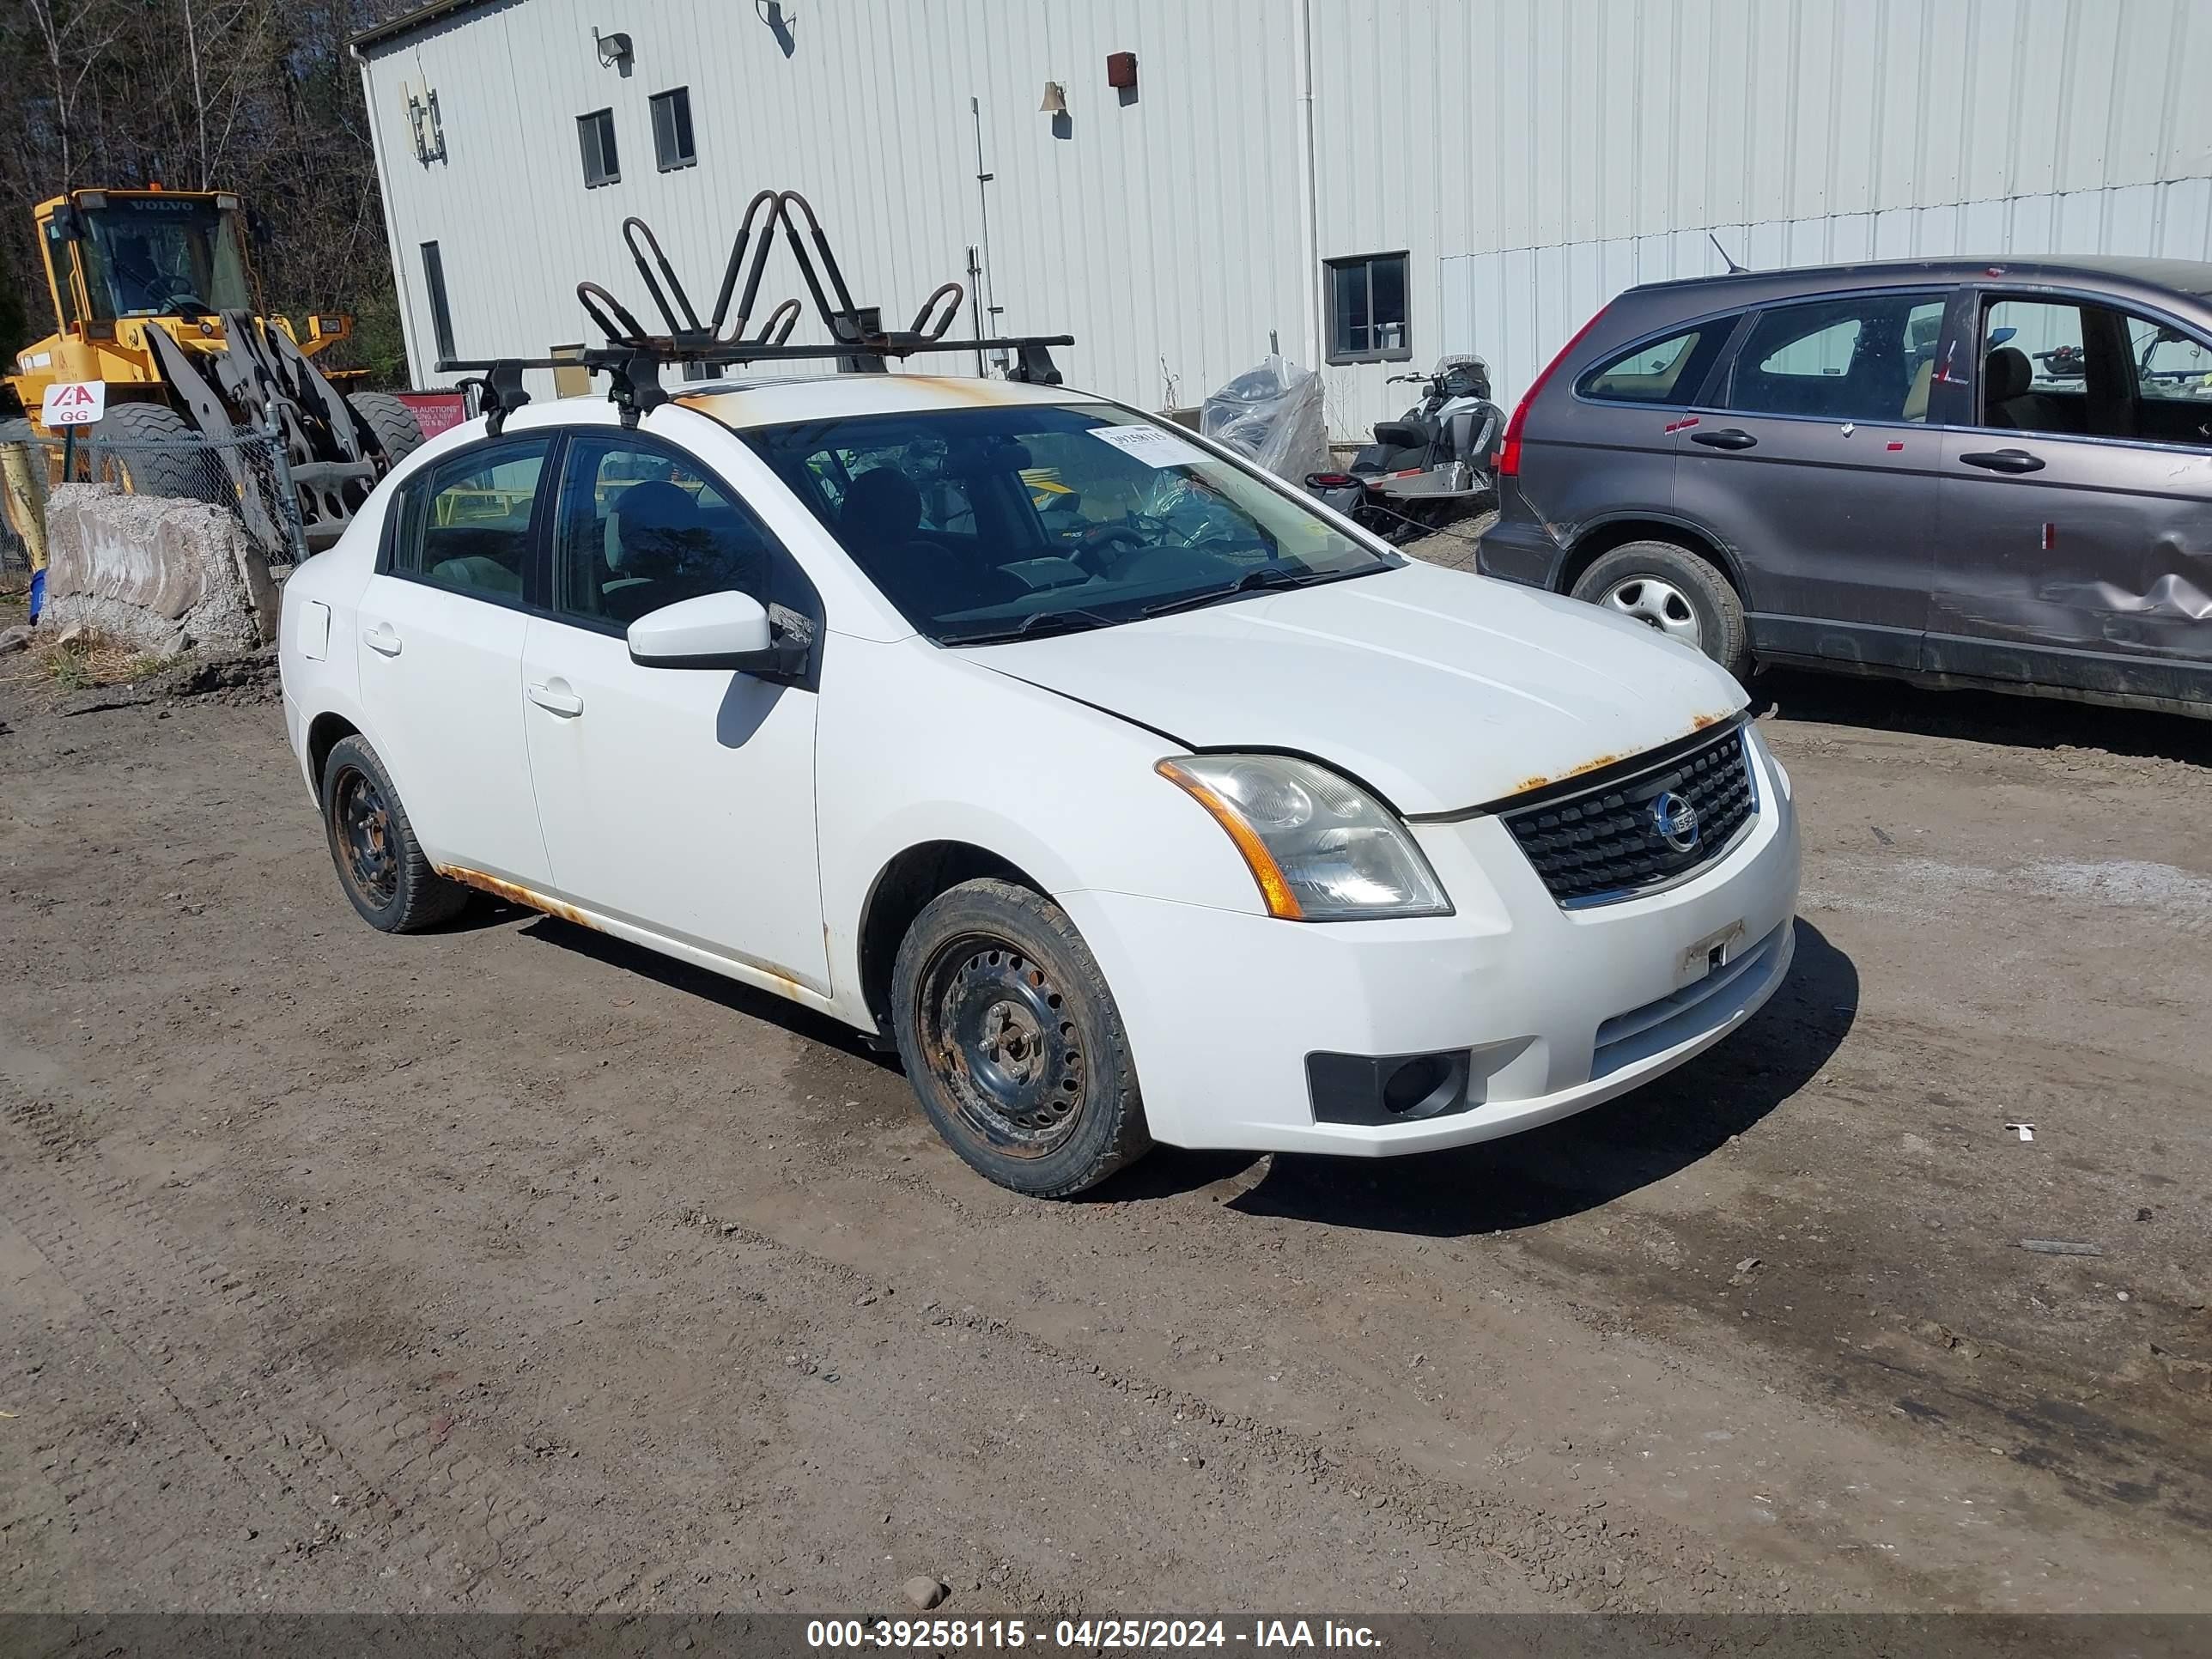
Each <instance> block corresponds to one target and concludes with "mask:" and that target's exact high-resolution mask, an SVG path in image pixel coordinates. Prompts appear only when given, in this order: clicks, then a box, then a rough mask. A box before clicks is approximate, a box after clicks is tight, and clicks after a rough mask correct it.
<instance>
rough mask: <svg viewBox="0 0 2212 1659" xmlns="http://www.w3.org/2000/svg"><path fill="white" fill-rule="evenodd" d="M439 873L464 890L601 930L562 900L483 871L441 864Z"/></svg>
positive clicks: (587, 917)
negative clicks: (474, 891) (467, 888)
mask: <svg viewBox="0 0 2212 1659" xmlns="http://www.w3.org/2000/svg"><path fill="white" fill-rule="evenodd" d="M435 868H436V870H437V872H438V873H439V874H440V875H441V876H443V877H444V878H446V879H447V881H458V882H459V883H460V884H461V885H462V886H464V887H473V888H475V889H476V890H477V891H478V892H483V893H489V894H490V895H491V896H493V897H494V898H503V899H505V900H506V901H507V902H508V903H509V904H519V905H520V906H521V907H522V908H524V909H526V910H543V911H544V913H545V914H546V915H549V916H558V917H560V918H561V920H562V921H573V922H574V923H575V924H576V926H577V927H589V928H590V929H592V931H593V932H594V933H597V932H599V923H598V922H596V921H592V919H591V918H590V917H589V916H587V915H585V914H584V913H583V912H582V911H581V910H579V909H577V908H575V906H574V905H573V904H563V903H562V902H561V901H560V900H559V899H556V898H548V897H546V896H545V895H544V894H543V893H540V892H537V891H534V890H532V889H530V888H527V887H525V886H524V885H523V884H521V883H520V882H517V881H501V879H500V878H498V877H497V876H488V875H486V874H485V873H484V872H483V871H481V870H470V869H465V868H464V867H463V866H460V865H458V864H441V865H438V866H435Z"/></svg>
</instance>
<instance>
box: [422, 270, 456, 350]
mask: <svg viewBox="0 0 2212 1659" xmlns="http://www.w3.org/2000/svg"><path fill="white" fill-rule="evenodd" d="M422 284H423V286H424V287H425V288H427V289H428V290H429V293H430V329H431V331H432V332H433V333H435V335H436V336H437V337H438V361H439V362H441V363H447V362H452V361H453V310H452V308H451V307H448V306H447V303H446V262H445V261H444V260H443V259H441V258H439V257H438V245H437V244H436V243H435V242H425V243H423V244H422Z"/></svg>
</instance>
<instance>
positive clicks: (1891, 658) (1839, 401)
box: [1674, 287, 1955, 669]
mask: <svg viewBox="0 0 2212 1659" xmlns="http://www.w3.org/2000/svg"><path fill="white" fill-rule="evenodd" d="M1954 291H1955V290H1954V289H1952V288H1949V287H1930V288H1925V289H1902V288H1886V289H1875V290H1872V291H1869V292H1864V293H1858V294H1844V295H1825V296H1821V297H1819V298H1814V299H1809V300H1799V301H1789V302H1785V303H1780V304H1774V305H1770V306H1767V307H1764V308H1763V309H1761V310H1760V311H1759V312H1758V313H1754V315H1753V317H1752V319H1750V322H1749V323H1748V325H1747V326H1746V327H1745V328H1744V329H1743V330H1742V331H1741V332H1740V333H1739V335H1738V338H1737V342H1736V344H1735V349H1734V350H1733V352H1732V353H1731V356H1730V360H1729V362H1728V364H1727V365H1726V366H1725V368H1724V372H1723V374H1721V375H1719V376H1718V377H1717V378H1716V381H1715V395H1713V396H1711V398H1710V399H1709V400H1708V401H1706V402H1704V403H1701V404H1699V406H1698V407H1697V408H1696V409H1694V410H1692V411H1691V412H1690V414H1689V416H1686V418H1685V419H1684V420H1683V421H1681V422H1680V423H1679V425H1678V429H1677V431H1676V434H1675V440H1674V441H1675V443H1676V445H1677V446H1678V453H1679V455H1680V460H1679V461H1678V462H1677V464H1676V467H1675V473H1674V502H1675V508H1676V511H1677V512H1678V513H1680V515H1681V516H1682V517H1683V518H1685V519H1686V520H1690V521H1691V522H1692V523H1695V524H1698V525H1700V526H1704V527H1705V529H1706V530H1707V532H1709V533H1711V535H1713V536H1714V537H1715V538H1716V539H1717V540H1718V541H1719V542H1720V543H1721V544H1722V545H1723V546H1724V547H1726V548H1727V549H1729V550H1730V551H1731V552H1732V553H1733V554H1734V555H1735V559H1736V562H1737V565H1738V568H1739V569H1740V570H1741V574H1742V579H1743V585H1744V587H1745V589H1746V592H1744V595H1743V599H1744V609H1745V611H1747V613H1748V620H1749V623H1750V629H1751V638H1752V645H1753V650H1754V651H1755V652H1756V653H1758V654H1759V655H1760V656H1777V655H1780V656H1795V657H1808V658H1827V659H1842V660H1844V661H1849V662H1866V663H1878V664H1881V665H1884V666H1887V667H1893V668H1908V669H1909V668H1917V666H1919V662H1920V641H1921V635H1922V632H1923V629H1925V627H1926V625H1927V616H1928V585H1929V577H1930V574H1931V573H1932V572H1933V569H1934V567H1935V544H1934V538H1933V533H1932V532H1933V529H1934V526H1935V522H1936V467H1937V465H1938V461H1939V458H1940V454H1941V447H1942V446H1941V435H1940V433H1938V432H1937V431H1936V430H1935V429H1932V428H1930V427H1929V424H1928V404H1929V392H1930V388H1931V385H1932V383H1933V378H1934V365H1935V363H1936V357H1937V350H1938V348H1939V346H1940V344H1941V337H1942V327H1943V320H1944V313H1945V310H1946V307H1947V306H1948V303H1949V301H1950V298H1951V295H1953V293H1954Z"/></svg>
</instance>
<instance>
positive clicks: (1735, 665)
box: [1574, 541, 1751, 679]
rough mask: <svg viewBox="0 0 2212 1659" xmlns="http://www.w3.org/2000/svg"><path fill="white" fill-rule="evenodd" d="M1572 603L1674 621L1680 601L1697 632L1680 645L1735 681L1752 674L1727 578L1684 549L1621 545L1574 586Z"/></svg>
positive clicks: (1737, 602) (1737, 601) (1738, 607)
mask: <svg viewBox="0 0 2212 1659" xmlns="http://www.w3.org/2000/svg"><path fill="white" fill-rule="evenodd" d="M1638 584H1650V588H1649V590H1648V591H1639V590H1638V587H1637V585H1638ZM1574 597H1575V598H1577V599H1582V600H1584V601H1586V602H1587V603H1589V604H1591V605H1605V606H1607V608H1609V609H1613V610H1620V611H1624V612H1625V613H1627V614H1632V615H1634V614H1637V612H1638V611H1645V612H1658V613H1664V614H1666V615H1668V617H1679V614H1680V607H1678V606H1677V605H1676V604H1675V600H1676V599H1679V600H1680V602H1681V606H1684V607H1686V609H1687V610H1688V611H1689V613H1690V618H1689V619H1690V621H1692V623H1694V625H1695V629H1696V637H1695V638H1694V639H1693V640H1685V643H1690V644H1695V645H1696V646H1697V647H1698V648H1699V650H1701V651H1703V652H1704V653H1705V654H1706V655H1707V656H1709V657H1711V659H1713V660H1714V661H1715V662H1717V663H1718V664H1719V665H1721V666H1722V667H1723V668H1725V669H1727V670H1728V671H1729V673H1731V674H1733V675H1735V677H1736V678H1738V679H1742V678H1745V677H1746V676H1747V675H1748V674H1749V673H1750V671H1751V647H1750V641H1749V637H1748V635H1747V634H1746V632H1745V630H1744V625H1743V600H1742V599H1741V598H1739V597H1738V596H1737V593H1736V591H1735V585H1734V584H1733V583H1731V582H1730V581H1729V579H1728V577H1727V576H1726V575H1724V574H1722V572H1721V571H1720V570H1718V569H1717V568H1715V567H1714V566H1713V565H1712V564H1711V562H1708V561H1707V560H1705V558H1703V557H1702V556H1699V555H1698V554H1696V553H1693V552H1692V551H1691V550H1689V549H1688V548H1686V547H1682V546H1680V545H1678V544H1675V543H1674V542H1656V541H1654V542H1627V543H1624V544H1622V545H1620V546H1619V547H1616V548H1614V549H1613V550H1612V551H1611V552H1609V553H1607V554H1606V555H1604V556H1602V557H1601V558H1599V559H1598V560H1597V561H1596V562H1595V563H1594V564H1592V565H1591V566H1590V568H1589V569H1587V570H1585V571H1583V574H1582V575H1581V576H1580V577H1579V578H1577V580H1576V582H1575V586H1574ZM1632 607H1634V608H1633V609H1632ZM1639 620H1643V621H1645V622H1648V623H1650V625H1651V626H1652V627H1654V628H1656V629H1660V631H1662V632H1666V633H1673V634H1675V637H1678V638H1680V637H1682V635H1680V633H1677V632H1676V630H1675V629H1674V627H1671V626H1669V627H1664V628H1662V626H1661V623H1660V622H1659V621H1657V620H1655V619H1654V617H1653V616H1651V615H1642V616H1640V617H1639Z"/></svg>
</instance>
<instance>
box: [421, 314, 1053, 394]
mask: <svg viewBox="0 0 2212 1659" xmlns="http://www.w3.org/2000/svg"><path fill="white" fill-rule="evenodd" d="M795 303H796V301H786V304H787V305H792V304H795ZM779 311H781V307H779ZM771 320H773V319H771ZM1074 343H1075V337H1074V336H1073V334H1026V335H1007V336H1006V337H1000V338H992V339H982V340H968V339H961V340H926V339H916V338H915V337H912V336H910V335H904V334H901V335H896V336H878V337H872V338H869V339H865V340H862V341H860V342H858V343H844V342H839V343H831V344H828V345H787V344H784V343H781V342H777V341H762V340H715V341H706V342H702V341H698V340H696V339H693V340H686V339H681V338H678V337H674V336H671V335H666V334H656V335H646V336H642V337H639V338H636V339H634V340H623V341H619V342H616V343H610V344H607V345H604V346H586V347H585V348H584V349H583V350H581V351H579V352H571V353H569V354H568V356H561V357H554V356H545V357H483V358H453V357H447V358H441V359H440V360H439V362H437V364H436V365H435V367H436V368H437V371H438V373H440V374H462V373H465V372H471V371H475V372H480V373H484V374H489V373H491V372H493V371H505V370H507V369H513V370H517V371H520V370H523V369H532V368H548V369H550V368H586V369H589V370H591V371H592V373H594V374H605V373H606V372H608V371H609V370H611V369H613V368H619V367H621V366H623V365H625V364H629V363H632V362H638V361H640V360H647V361H650V362H653V363H654V364H656V365H658V366H659V367H662V368H666V367H668V366H669V365H671V364H675V363H696V364H699V365H702V366H704V367H709V368H740V367H743V366H744V364H747V363H789V362H824V361H828V360H830V359H836V358H843V357H848V356H854V353H855V351H856V349H857V351H858V353H859V355H860V356H870V357H896V358H899V359H902V360H903V359H905V358H908V357H914V356H927V355H929V354H932V353H939V352H956V351H957V352H968V351H1007V352H1012V353H1014V354H1015V355H1016V357H1017V364H1016V367H1015V368H1014V370H1013V371H1012V375H1011V378H1012V379H1014V380H1024V381H1028V382H1030V383H1032V384H1035V385H1040V386H1058V385H1059V384H1060V372H1059V370H1058V369H1057V368H1054V366H1053V363H1052V358H1051V349H1052V348H1053V347H1054V346H1067V345H1073V344H1074ZM1025 371H1030V372H1025Z"/></svg>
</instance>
